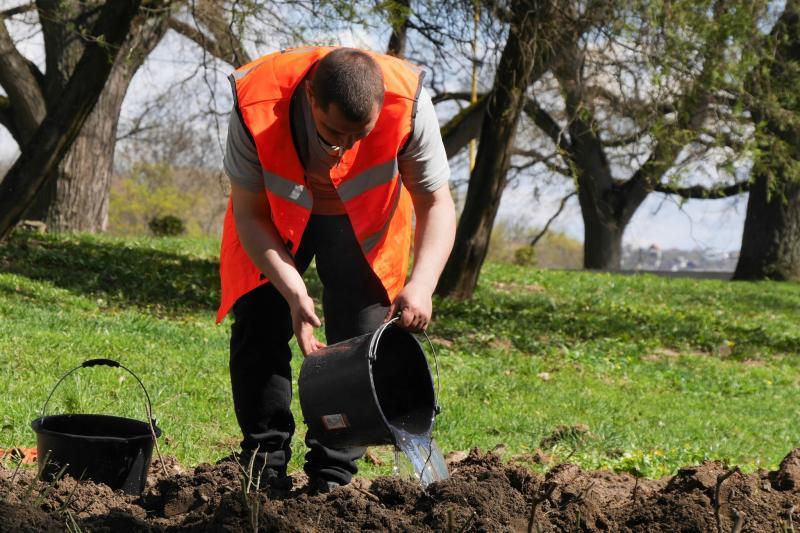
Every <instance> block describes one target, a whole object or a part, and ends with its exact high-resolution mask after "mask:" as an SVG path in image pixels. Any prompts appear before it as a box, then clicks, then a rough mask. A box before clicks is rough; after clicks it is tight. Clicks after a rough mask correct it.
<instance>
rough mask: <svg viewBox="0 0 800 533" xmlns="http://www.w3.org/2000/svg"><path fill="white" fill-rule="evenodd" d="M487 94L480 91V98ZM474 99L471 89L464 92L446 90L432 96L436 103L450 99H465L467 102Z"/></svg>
mask: <svg viewBox="0 0 800 533" xmlns="http://www.w3.org/2000/svg"><path fill="white" fill-rule="evenodd" d="M483 96H485V93H483V94H480V93H478V98H481V97H483ZM471 99H472V93H471V92H469V91H463V92H444V93H438V94H435V95H433V96H432V97H431V101H433V103H434V104H438V103H441V102H446V101H448V100H464V101H465V102H469V101H470V100H471Z"/></svg>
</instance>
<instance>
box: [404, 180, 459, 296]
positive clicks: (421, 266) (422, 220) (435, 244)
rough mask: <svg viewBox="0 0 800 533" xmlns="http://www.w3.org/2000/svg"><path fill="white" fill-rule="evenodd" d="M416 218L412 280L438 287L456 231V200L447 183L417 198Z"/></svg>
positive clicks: (424, 285) (415, 204) (428, 286)
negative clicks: (451, 194) (454, 201)
mask: <svg viewBox="0 0 800 533" xmlns="http://www.w3.org/2000/svg"><path fill="white" fill-rule="evenodd" d="M414 211H415V213H416V217H417V224H416V229H415V232H414V268H413V269H412V271H411V278H410V279H409V283H411V282H413V283H415V284H417V285H420V286H423V287H426V288H427V289H428V290H429V291H430V292H431V293H433V291H434V289H436V284H437V283H438V281H439V276H440V275H441V274H442V270H444V266H445V264H446V263H447V258H448V257H449V256H450V251H451V250H452V249H453V241H454V240H455V233H456V216H455V206H454V205H453V199H452V197H451V196H450V190H449V189H448V188H447V186H445V187H442V188H440V189H438V190H436V191H435V192H433V193H430V194H427V195H417V196H416V197H414Z"/></svg>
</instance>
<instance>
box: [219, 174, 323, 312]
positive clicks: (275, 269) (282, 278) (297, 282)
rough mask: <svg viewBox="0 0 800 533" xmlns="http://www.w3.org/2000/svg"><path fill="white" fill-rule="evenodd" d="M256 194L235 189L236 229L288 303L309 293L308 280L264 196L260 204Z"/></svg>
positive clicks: (265, 273) (256, 262)
mask: <svg viewBox="0 0 800 533" xmlns="http://www.w3.org/2000/svg"><path fill="white" fill-rule="evenodd" d="M251 194H252V193H248V192H246V191H242V190H238V191H236V190H235V191H234V198H233V200H234V202H233V214H234V219H235V220H236V231H237V233H238V234H239V241H240V242H241V243H242V246H243V247H244V250H245V252H247V255H248V256H249V257H250V259H251V260H252V261H253V263H254V264H255V265H256V267H258V269H259V270H260V271H261V272H262V273H263V274H264V275H265V276H267V278H268V279H269V280H270V282H271V283H272V284H273V285H274V286H275V288H276V289H278V292H280V293H281V295H283V297H284V298H285V299H286V301H287V302H290V303H291V302H292V301H293V300H296V298H297V297H298V296H303V295H305V294H307V291H306V286H305V283H304V282H303V278H302V276H301V275H300V273H299V272H298V271H297V268H296V267H295V264H294V259H293V258H292V256H291V254H290V253H289V251H288V250H287V249H286V247H285V246H284V244H283V240H282V239H281V237H280V234H278V230H277V229H276V228H275V225H274V224H273V223H272V220H271V219H270V217H269V211H268V208H267V207H266V202H264V201H263V197H262V198H261V199H258V200H260V201H261V202H262V203H260V204H259V203H258V202H257V201H256V200H257V198H255V197H253V196H251Z"/></svg>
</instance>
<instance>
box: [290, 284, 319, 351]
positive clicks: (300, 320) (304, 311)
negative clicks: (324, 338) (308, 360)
mask: <svg viewBox="0 0 800 533" xmlns="http://www.w3.org/2000/svg"><path fill="white" fill-rule="evenodd" d="M289 309H290V310H291V312H292V330H293V331H294V335H295V337H297V344H298V345H299V346H300V351H301V352H303V355H304V356H308V355H309V354H312V353H313V352H316V351H317V350H319V349H320V348H324V347H325V343H323V342H320V341H319V340H317V338H316V337H315V336H314V328H318V327H320V326H321V325H322V323H321V322H320V320H319V318H318V317H317V314H316V313H315V312H314V300H313V299H312V298H311V297H310V296H308V295H307V294H306V295H304V296H299V297H298V298H296V299H293V301H292V302H291V303H290V304H289Z"/></svg>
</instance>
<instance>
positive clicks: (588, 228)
mask: <svg viewBox="0 0 800 533" xmlns="http://www.w3.org/2000/svg"><path fill="white" fill-rule="evenodd" d="M581 214H582V216H583V225H584V231H583V267H584V268H587V269H600V270H619V268H620V262H621V260H622V235H623V234H624V233H625V225H620V224H619V223H618V222H616V221H606V220H603V219H602V217H601V216H600V215H598V213H597V212H596V210H595V209H594V206H588V207H584V206H583V205H581Z"/></svg>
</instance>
